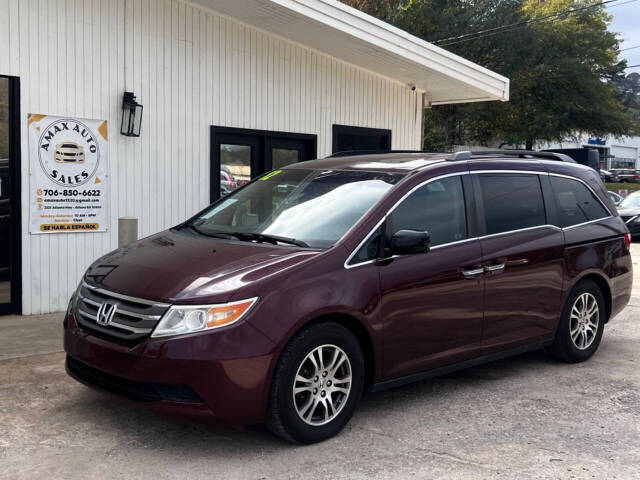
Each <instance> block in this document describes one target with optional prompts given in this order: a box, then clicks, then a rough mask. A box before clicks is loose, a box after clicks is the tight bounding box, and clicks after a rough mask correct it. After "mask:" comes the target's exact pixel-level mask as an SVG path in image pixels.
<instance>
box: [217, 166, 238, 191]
mask: <svg viewBox="0 0 640 480" xmlns="http://www.w3.org/2000/svg"><path fill="white" fill-rule="evenodd" d="M236 187H237V186H236V184H235V181H234V178H233V175H231V174H230V173H228V172H226V171H224V170H223V169H220V195H222V196H223V197H224V196H225V195H229V194H230V193H231V192H232V191H233V190H235V189H236Z"/></svg>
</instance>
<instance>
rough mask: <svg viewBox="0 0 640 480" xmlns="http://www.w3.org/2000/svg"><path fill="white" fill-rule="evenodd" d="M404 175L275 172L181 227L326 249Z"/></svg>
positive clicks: (286, 170)
mask: <svg viewBox="0 0 640 480" xmlns="http://www.w3.org/2000/svg"><path fill="white" fill-rule="evenodd" d="M403 176H404V175H402V174H389V173H380V172H352V171H337V170H326V171H321V170H304V169H285V170H276V171H274V172H271V173H268V174H266V175H264V176H263V177H262V178H260V179H258V180H256V181H254V182H252V183H250V184H249V185H247V186H246V187H245V188H243V189H241V190H237V191H235V192H233V193H231V194H230V195H228V196H226V197H224V198H223V199H220V200H218V201H217V202H216V203H214V204H213V205H211V207H210V208H208V209H207V210H205V211H204V212H203V213H201V214H200V215H199V216H197V217H196V218H194V219H192V220H191V221H190V222H188V223H187V224H185V226H186V227H192V228H193V229H194V230H196V231H197V232H198V233H200V234H202V235H212V236H215V235H216V234H222V235H224V234H228V235H233V236H234V237H235V238H239V239H240V240H248V241H260V240H264V239H265V238H266V237H267V236H269V237H271V239H273V237H280V238H282V239H285V240H286V239H289V240H295V241H297V242H298V244H300V245H305V244H306V245H308V246H309V247H312V248H329V247H331V246H332V245H334V244H335V243H336V242H337V241H338V240H339V239H340V238H341V237H342V236H343V235H344V234H345V233H346V232H347V231H348V230H349V229H350V228H351V227H352V226H353V225H355V223H356V222H357V221H358V220H360V218H361V217H362V216H363V215H364V214H365V212H366V211H367V210H369V208H371V207H372V206H373V205H374V204H375V203H376V202H378V200H380V199H381V198H382V196H383V195H384V194H385V193H386V192H388V191H389V189H391V187H393V185H395V184H396V183H397V182H398V181H399V180H400V179H401V178H402V177H403ZM259 235H261V236H259ZM282 243H287V242H282ZM288 243H291V242H288Z"/></svg>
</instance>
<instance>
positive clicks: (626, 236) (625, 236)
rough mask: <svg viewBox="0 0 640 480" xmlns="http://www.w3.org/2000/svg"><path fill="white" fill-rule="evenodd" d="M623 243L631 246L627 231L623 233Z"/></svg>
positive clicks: (629, 235)
mask: <svg viewBox="0 0 640 480" xmlns="http://www.w3.org/2000/svg"><path fill="white" fill-rule="evenodd" d="M624 243H626V244H627V248H631V234H630V233H629V232H627V233H625V234H624Z"/></svg>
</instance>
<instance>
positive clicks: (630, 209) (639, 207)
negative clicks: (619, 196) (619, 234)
mask: <svg viewBox="0 0 640 480" xmlns="http://www.w3.org/2000/svg"><path fill="white" fill-rule="evenodd" d="M618 213H619V214H620V218H622V221H623V222H624V223H626V224H627V228H628V229H629V232H631V237H632V238H635V239H637V238H638V237H639V236H640V191H638V192H633V193H631V194H630V195H629V196H627V198H625V199H624V200H622V202H621V203H620V205H618Z"/></svg>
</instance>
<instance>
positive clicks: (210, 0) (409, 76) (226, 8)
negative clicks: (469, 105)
mask: <svg viewBox="0 0 640 480" xmlns="http://www.w3.org/2000/svg"><path fill="white" fill-rule="evenodd" d="M192 3H196V4H198V5H202V6H204V7H206V8H209V9H211V10H214V11H216V12H218V13H220V14H222V15H225V16H228V17H231V18H233V19H235V20H237V21H239V22H241V23H244V24H247V25H250V26H252V27H254V28H257V29H260V30H263V31H265V32H268V33H269V34H272V35H276V36H278V37H281V38H284V39H286V40H289V41H291V42H294V43H297V44H300V45H304V46H305V47H308V48H311V49H313V50H316V51H318V52H321V53H324V54H327V55H330V56H332V57H334V58H337V59H339V60H342V61H344V62H346V63H348V64H351V65H355V66H357V67H360V68H363V69H365V70H368V71H370V72H372V73H375V74H378V75H381V76H383V77H386V78H389V79H392V80H395V81H397V82H400V83H403V84H405V85H407V87H409V88H410V87H414V86H415V88H416V89H417V90H420V91H424V92H425V93H426V100H427V102H428V104H430V105H439V104H450V103H465V102H481V101H488V100H501V101H507V100H509V79H508V78H506V77H503V76H502V75H499V74H497V73H495V72H493V71H491V70H488V69H486V68H484V67H481V66H479V65H476V64H475V63H473V62H470V61H468V60H466V59H464V58H462V57H460V56H458V55H455V54H453V53H451V52H449V51H447V50H444V49H443V48H440V47H437V46H435V45H433V44H431V43H429V42H426V41H424V40H422V39H420V38H418V37H415V36H413V35H411V34H409V33H407V32H405V31H403V30H401V29H399V28H396V27H394V26H392V25H389V24H388V23H385V22H383V21H380V20H378V19H376V18H374V17H372V16H370V15H367V14H365V13H363V12H360V11H359V10H356V9H354V8H351V7H349V6H347V5H345V4H343V3H341V2H339V1H337V0H192Z"/></svg>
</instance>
